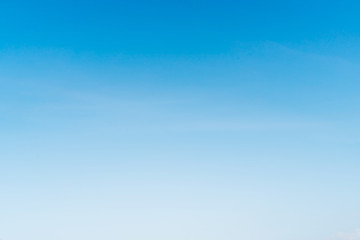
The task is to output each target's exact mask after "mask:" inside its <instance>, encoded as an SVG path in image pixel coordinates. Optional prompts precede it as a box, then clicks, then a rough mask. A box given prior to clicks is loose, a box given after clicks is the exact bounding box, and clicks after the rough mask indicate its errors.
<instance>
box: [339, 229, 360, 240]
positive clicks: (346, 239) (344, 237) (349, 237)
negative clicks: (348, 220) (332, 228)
mask: <svg viewBox="0 0 360 240" xmlns="http://www.w3.org/2000/svg"><path fill="white" fill-rule="evenodd" d="M335 240H360V229H357V230H356V231H354V232H352V233H338V234H337V235H336V236H335Z"/></svg>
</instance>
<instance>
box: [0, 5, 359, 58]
mask: <svg viewBox="0 0 360 240" xmlns="http://www.w3.org/2000/svg"><path fill="white" fill-rule="evenodd" d="M359 12H360V3H356V1H308V0H305V1H283V0H275V1H250V0H247V1H232V0H224V1H214V0H209V1H204V0H197V1H188V0H182V1H164V0H154V1H143V0H134V1H113V0H103V1H94V0H90V1H82V0H77V1H70V0H63V1H42V0H38V1H23V0H13V1H1V3H0V28H1V32H0V34H1V37H0V48H1V49H8V48H28V47H35V48H55V49H66V50H71V51H74V52H75V53H91V54H95V55H109V54H110V55H113V54H126V55H164V54H165V55H167V54H170V55H197V54H224V53H228V52H231V51H232V50H233V48H234V47H236V46H237V45H239V44H248V43H252V44H253V43H257V42H263V41H272V42H277V43H281V44H290V45H291V44H300V45H301V44H308V43H314V42H315V43H316V42H323V41H331V40H336V39H337V38H339V36H341V37H342V38H344V39H352V38H357V37H359V36H360V30H359V21H358V13H359Z"/></svg>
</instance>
